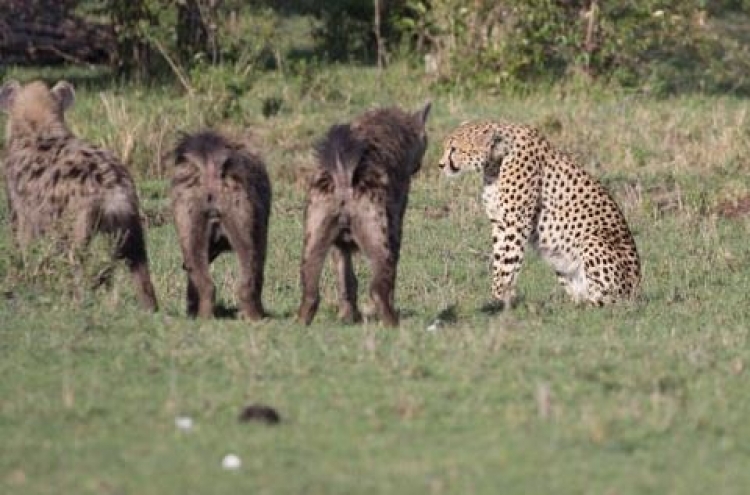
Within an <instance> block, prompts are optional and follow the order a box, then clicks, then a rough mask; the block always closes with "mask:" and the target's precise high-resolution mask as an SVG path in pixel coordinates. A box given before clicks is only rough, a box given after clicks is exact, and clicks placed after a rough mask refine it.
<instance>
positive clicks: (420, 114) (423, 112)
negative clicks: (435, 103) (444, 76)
mask: <svg viewBox="0 0 750 495" xmlns="http://www.w3.org/2000/svg"><path fill="white" fill-rule="evenodd" d="M431 108H432V102H431V101H428V102H427V103H426V104H425V106H424V107H423V108H421V109H419V110H417V111H416V112H414V118H415V119H416V121H417V122H419V123H420V124H421V125H422V128H423V129H424V127H425V126H426V125H427V117H429V116H430V109H431Z"/></svg>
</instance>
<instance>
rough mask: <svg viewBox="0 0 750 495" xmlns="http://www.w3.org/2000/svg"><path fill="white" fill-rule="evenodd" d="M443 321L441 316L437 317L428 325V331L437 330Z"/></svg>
mask: <svg viewBox="0 0 750 495" xmlns="http://www.w3.org/2000/svg"><path fill="white" fill-rule="evenodd" d="M442 324H443V322H442V320H441V319H440V318H438V319H436V320H435V321H433V322H432V323H430V325H429V326H428V327H427V331H428V332H437V331H438V329H439V328H440V327H441V326H442Z"/></svg>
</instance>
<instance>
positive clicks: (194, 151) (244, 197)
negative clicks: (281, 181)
mask: <svg viewBox="0 0 750 495" xmlns="http://www.w3.org/2000/svg"><path fill="white" fill-rule="evenodd" d="M174 159H175V164H174V169H173V171H172V187H171V197H172V209H173V211H174V221H175V226H176V228H177V234H178V237H179V239H180V246H181V248H182V255H183V260H184V264H183V268H184V269H185V271H186V272H187V279H188V284H187V312H188V315H189V316H200V317H203V318H206V317H211V316H213V313H214V298H215V287H214V284H213V281H212V280H211V273H210V272H209V265H210V264H211V263H212V262H213V260H214V259H215V258H216V257H217V256H218V255H219V254H221V253H223V252H225V251H234V252H236V253H237V257H238V259H239V271H240V280H239V283H238V285H237V292H238V300H239V309H240V313H241V315H242V316H243V317H245V318H247V319H249V320H259V319H262V318H263V317H264V316H265V315H266V313H265V311H264V309H263V303H262V300H261V292H262V290H263V270H264V266H265V259H266V247H267V238H268V221H269V216H270V213H271V182H270V180H269V178H268V173H267V172H266V167H265V164H264V163H263V161H262V160H261V158H260V157H259V156H258V155H256V154H254V153H253V152H252V151H250V150H249V149H248V147H247V146H246V145H245V144H243V143H240V142H238V141H234V140H230V139H229V138H228V137H225V136H223V135H221V134H218V133H216V132H214V131H203V132H199V133H196V134H188V135H185V136H183V137H182V138H181V139H180V140H179V142H178V143H177V146H176V149H175V152H174Z"/></svg>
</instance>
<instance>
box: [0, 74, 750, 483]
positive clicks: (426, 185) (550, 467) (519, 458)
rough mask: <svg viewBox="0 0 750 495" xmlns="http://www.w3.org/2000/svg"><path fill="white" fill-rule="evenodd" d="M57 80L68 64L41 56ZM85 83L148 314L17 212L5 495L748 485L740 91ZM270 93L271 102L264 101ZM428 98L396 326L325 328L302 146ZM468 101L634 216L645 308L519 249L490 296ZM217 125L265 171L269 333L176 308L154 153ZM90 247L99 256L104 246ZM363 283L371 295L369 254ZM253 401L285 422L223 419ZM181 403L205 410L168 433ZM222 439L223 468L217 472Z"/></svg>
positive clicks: (273, 79) (75, 124)
mask: <svg viewBox="0 0 750 495" xmlns="http://www.w3.org/2000/svg"><path fill="white" fill-rule="evenodd" d="M61 74H62V75H65V76H66V77H70V75H68V74H66V73H65V72H64V71H61V72H58V73H50V72H47V73H45V75H46V76H47V77H50V78H54V77H57V76H58V75H61ZM11 75H12V76H13V75H15V76H17V77H21V78H29V77H31V76H32V75H34V74H33V73H30V72H28V71H26V72H18V71H16V72H12V73H11ZM79 79H81V80H82V81H83V82H82V83H81V84H79V92H78V102H77V105H76V106H75V107H74V108H73V109H72V110H71V112H70V115H69V121H70V124H71V126H72V128H73V129H74V130H75V131H76V132H78V133H79V134H80V135H83V136H86V137H88V138H89V139H91V140H92V141H94V142H97V143H99V144H102V145H105V146H108V147H110V148H112V149H114V150H116V151H117V152H118V153H119V154H121V155H123V156H126V157H127V159H128V161H129V162H130V163H131V166H132V168H133V170H134V171H136V175H137V176H138V178H139V185H140V189H141V200H142V203H143V207H144V211H145V212H146V214H147V216H148V218H149V220H150V224H151V226H150V228H149V231H148V242H149V250H150V255H151V260H152V270H153V275H154V283H155V285H156V288H157V292H158V295H159V297H160V303H161V306H162V310H161V311H160V312H159V313H158V314H155V315H149V314H144V313H143V312H141V311H140V310H139V309H138V308H137V306H136V304H135V300H134V297H133V293H132V290H131V287H130V284H129V280H128V279H127V277H126V274H125V273H123V271H124V270H122V269H121V270H120V271H118V273H117V277H116V281H115V285H114V287H113V288H111V289H109V290H99V291H96V292H92V291H89V290H87V289H85V286H84V285H85V284H84V285H82V283H81V281H80V280H78V279H77V278H76V277H75V276H74V273H75V270H74V269H73V268H71V267H70V266H68V265H67V264H66V262H65V261H63V260H60V259H58V258H56V257H55V256H50V254H49V249H48V246H45V245H44V243H42V244H41V245H40V246H38V249H36V250H35V251H34V252H32V253H26V255H25V257H26V258H27V259H26V263H25V264H22V263H21V255H20V254H19V253H14V252H13V247H12V243H11V240H10V237H9V232H8V231H7V230H8V229H7V228H6V229H5V231H4V232H3V234H2V236H0V251H2V253H1V254H0V280H2V281H3V297H2V299H1V300H0V322H1V323H0V375H1V376H2V377H3V379H2V381H0V493H8V494H32V493H33V494H36V493H40V494H41V493H50V494H51V493H54V494H59V493H64V494H166V493H211V494H223V493H227V494H229V493H243V492H244V493H269V494H278V493H311V494H315V493H327V494H328V493H592V494H593V493H597V494H598V493H606V494H624V493H659V494H664V493H706V492H709V491H712V492H714V493H722V494H724V493H746V492H747V487H748V486H750V469H748V466H750V421H748V415H750V387H749V386H748V381H747V380H748V373H749V372H750V371H749V370H748V367H749V366H750V345H749V341H748V329H749V328H750V324H749V319H748V307H749V306H748V302H749V301H748V295H747V288H748V287H750V268H749V267H750V244H749V243H748V242H747V239H748V238H750V223H749V222H748V219H747V217H745V216H743V215H742V211H739V210H741V208H740V209H739V210H738V209H737V208H735V209H734V210H733V209H732V207H733V206H734V205H735V204H738V205H742V201H741V200H742V199H743V198H745V197H746V196H747V195H748V194H749V193H750V179H748V176H747V171H748V162H747V157H748V156H750V149H749V148H750V103H748V102H747V101H746V100H741V99H735V98H731V97H708V96H700V95H696V96H690V95H688V96H681V97H675V98H672V99H667V100H653V99H648V98H646V97H642V96H639V95H626V94H622V93H611V94H608V93H607V92H605V91H603V90H597V89H593V90H589V91H584V90H582V89H581V88H577V89H576V88H572V89H570V90H565V91H564V90H562V89H555V90H550V91H549V92H542V91H538V92H535V93H532V94H530V95H527V96H523V97H509V96H493V95H488V94H481V95H470V94H461V93H448V92H443V93H436V94H432V93H431V92H430V91H429V89H428V85H427V84H426V83H425V82H424V81H422V79H421V74H420V73H419V72H417V71H414V70H411V69H409V68H407V67H405V66H396V67H394V68H393V69H391V70H390V71H388V72H386V73H384V74H383V75H381V76H379V75H378V74H377V72H376V71H375V70H374V69H368V68H361V69H357V68H343V67H342V68H336V67H333V68H330V69H326V70H323V71H321V72H319V73H316V74H314V75H311V76H309V77H307V76H306V77H301V76H295V77H282V76H281V75H278V74H267V75H265V76H263V78H262V79H259V80H258V81H256V82H255V83H254V85H253V87H252V89H251V90H250V91H248V92H247V93H246V94H244V95H243V96H241V97H240V98H239V99H237V100H236V101H234V100H233V101H232V103H231V105H232V106H231V108H230V110H231V111H230V112H229V114H227V113H226V112H223V113H222V112H219V111H218V110H217V108H218V109H219V110H221V108H222V107H221V105H224V104H225V103H226V100H225V99H223V98H224V95H222V94H221V91H220V90H219V89H216V90H215V91H214V90H213V89H208V90H206V91H205V92H203V93H201V94H200V95H198V96H196V97H194V98H188V97H185V96H183V95H181V94H180V93H179V91H177V90H176V89H160V88H153V89H149V88H137V87H130V86H123V85H112V86H109V85H107V84H104V85H95V84H93V83H86V82H85V79H86V74H83V75H82V76H79ZM220 87H221V85H220V84H217V85H216V88H220ZM269 98H277V99H279V100H281V101H282V104H281V109H280V112H279V113H278V114H277V115H276V116H273V117H270V118H265V117H263V115H262V113H261V108H262V104H263V101H264V100H267V99H269ZM428 98H431V99H432V100H433V102H434V107H433V112H434V113H433V115H432V117H431V119H432V120H431V122H430V125H429V130H430V133H431V145H430V148H429V151H428V154H427V157H426V159H425V162H424V170H423V172H422V173H421V174H420V175H419V176H418V177H417V179H416V180H415V182H414V188H413V192H412V196H411V201H410V207H409V210H408V213H407V218H406V225H405V238H404V243H403V244H404V245H403V251H402V261H401V264H400V270H399V278H398V286H397V293H396V298H397V306H398V307H399V308H400V311H401V315H402V324H401V326H400V328H398V329H396V330H390V329H385V328H382V327H380V326H379V325H378V324H377V322H374V321H369V322H367V323H365V324H363V325H359V326H342V325H340V324H338V323H337V321H336V318H335V308H334V305H333V304H334V288H333V283H332V282H333V281H332V277H331V273H330V272H329V271H327V272H326V274H325V283H324V299H325V302H324V303H323V304H322V305H321V310H320V311H319V313H318V316H317V318H316V320H315V322H314V324H313V325H312V326H310V327H309V328H306V327H302V326H300V325H297V324H295V323H294V322H293V319H292V316H293V314H294V312H295V310H296V307H297V304H298V302H299V296H300V295H299V287H298V283H299V282H298V266H299V256H300V251H301V243H302V206H303V202H304V192H303V189H302V187H301V182H302V180H301V179H300V177H301V176H302V175H303V171H304V169H305V168H306V167H309V165H310V164H311V163H312V154H311V145H312V143H313V142H314V141H315V140H316V139H317V138H318V137H319V136H320V135H322V133H323V131H324V130H325V128H326V127H327V126H328V125H330V124H332V123H335V122H339V121H344V120H347V119H349V118H350V117H352V116H353V115H355V114H357V113H359V112H361V111H363V110H364V109H365V108H368V107H369V106H372V105H380V104H390V103H399V104H402V105H404V106H407V107H409V108H414V109H416V108H417V107H418V106H419V105H420V104H422V103H423V102H424V101H425V100H427V99H428ZM225 110H226V108H225ZM479 117H493V118H504V119H510V120H516V121H520V122H525V123H529V124H532V125H536V126H539V127H540V128H541V129H543V130H544V132H545V133H546V134H547V135H548V137H549V138H550V139H551V140H552V141H553V142H555V143H556V144H558V145H559V146H560V147H562V148H564V149H567V150H569V151H571V152H572V153H574V154H575V155H576V156H578V157H579V158H580V161H581V163H582V165H583V166H585V168H586V169H588V170H589V171H591V172H592V173H594V174H595V175H597V176H599V177H601V178H602V180H603V181H604V183H605V184H607V186H608V187H609V188H610V189H611V190H612V191H613V192H614V194H615V196H616V198H617V200H618V202H619V203H620V204H621V205H622V207H623V210H624V212H625V214H626V216H627V218H628V220H629V222H630V224H631V226H632V228H633V230H634V232H635V236H636V242H637V243H638V247H639V250H640V253H641V257H642V262H643V269H644V283H643V294H642V297H641V298H640V300H639V301H638V302H636V303H634V304H633V305H629V306H620V307H614V308H604V309H590V308H581V307H575V306H573V305H572V304H571V303H570V302H569V301H568V300H567V299H566V298H565V297H564V295H563V292H562V289H560V288H558V287H557V286H556V282H555V280H554V275H553V273H552V272H551V270H550V269H548V268H547V266H546V265H544V264H543V263H542V262H541V261H540V260H539V259H538V257H536V255H533V254H532V255H530V256H529V258H528V262H527V265H526V266H525V267H524V270H523V272H522V274H521V277H520V282H519V291H520V294H521V300H520V303H519V305H518V307H517V308H516V309H514V310H512V311H509V312H505V313H500V314H492V313H491V312H488V311H487V310H486V309H485V308H486V306H487V303H489V302H490V290H489V287H490V277H489V266H488V254H489V248H490V232H489V224H488V221H487V220H486V219H485V217H484V213H483V211H482V207H481V205H480V202H479V194H480V178H479V177H465V178H462V179H460V180H458V181H452V182H450V181H446V180H443V179H442V178H441V177H440V176H439V174H438V173H437V172H438V171H437V166H436V162H437V158H438V154H439V147H440V140H441V139H442V137H443V136H444V135H445V133H446V132H448V131H449V130H450V129H451V128H452V127H453V126H455V125H457V124H458V123H460V122H462V121H464V120H468V119H473V118H479ZM206 124H215V125H219V124H221V125H222V126H225V127H229V128H232V129H234V130H240V129H249V130H251V131H252V133H253V135H254V139H255V141H256V143H257V146H258V148H259V150H260V151H261V152H262V154H263V155H264V156H265V157H266V159H267V162H268V165H269V169H270V170H271V175H272V178H273V179H274V187H275V189H274V194H275V196H274V205H273V214H272V220H271V231H270V240H269V245H270V251H269V260H268V264H267V270H266V273H267V277H266V279H267V283H266V286H265V295H264V300H265V303H266V307H267V308H268V309H269V310H270V311H271V313H272V317H271V318H269V319H268V320H267V321H264V322H262V323H260V324H250V323H246V322H242V321H237V320H234V319H232V318H228V319H218V320H213V321H194V320H189V319H187V318H186V317H185V316H184V304H183V294H184V287H185V281H184V275H183V272H182V270H181V259H180V254H179V250H178V248H177V244H176V237H175V232H174V229H173V227H172V225H171V223H170V217H169V209H168V203H167V201H166V196H165V190H166V189H165V188H166V181H165V180H164V176H165V174H166V173H168V159H167V158H165V156H166V153H167V152H168V150H169V147H170V146H171V145H172V143H173V142H174V139H175V136H176V133H177V131H178V130H193V129H197V128H199V127H200V126H202V125H206ZM1 204H2V205H3V209H2V210H0V217H2V218H1V219H2V222H3V224H4V225H7V219H6V215H7V212H6V211H5V209H4V207H5V201H4V200H3V201H2V202H1ZM735 210H738V211H735ZM722 212H724V214H722ZM727 212H728V213H729V214H726V213H727ZM101 248H102V246H101V245H99V244H97V245H95V246H94V248H93V251H92V255H91V256H90V260H89V263H90V265H93V266H89V267H87V270H89V269H90V270H94V269H95V268H96V265H97V264H101V263H106V261H105V257H104V256H103V252H102V251H103V250H102V249H101ZM235 266H236V264H235V261H234V259H233V258H232V257H230V256H225V257H223V258H221V259H220V260H219V261H218V262H217V263H216V265H215V267H214V275H215V280H216V282H217V287H218V291H219V298H220V300H221V301H222V302H223V303H224V304H225V305H226V306H228V307H233V306H234V305H235V302H234V295H233V284H234V282H235V276H236V270H235V269H234V267H235ZM361 277H362V278H364V280H361V282H362V283H361V284H360V285H361V287H362V293H363V296H364V292H365V287H366V285H367V279H366V277H367V273H366V269H365V268H361ZM363 298H364V297H363ZM364 299H366V298H364ZM436 319H440V321H441V323H440V324H439V325H437V330H435V331H428V327H429V326H430V325H431V324H433V323H434V322H435V321H436ZM249 403H265V404H269V405H271V406H273V407H275V408H276V409H277V410H278V411H279V413H280V414H281V416H282V418H283V420H282V423H281V424H280V425H278V426H265V425H262V424H244V423H240V422H238V421H237V416H238V414H239V413H240V411H241V409H242V407H243V406H244V405H246V404H249ZM178 416H190V417H192V418H193V420H194V422H195V426H194V428H193V429H192V430H191V431H188V432H185V431H181V430H179V429H178V428H176V426H175V418H176V417H178ZM228 453H234V454H236V455H238V456H239V457H240V458H241V459H242V462H243V464H242V467H241V468H240V469H239V470H236V471H226V470H223V469H222V467H221V460H222V457H223V456H224V455H225V454H228Z"/></svg>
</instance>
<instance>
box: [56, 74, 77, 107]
mask: <svg viewBox="0 0 750 495" xmlns="http://www.w3.org/2000/svg"><path fill="white" fill-rule="evenodd" d="M52 94H53V95H55V98H57V101H58V102H60V109H61V110H62V111H63V112H64V111H65V110H67V109H68V108H70V106H71V105H72V104H73V102H74V101H75V99H76V90H75V89H73V85H72V84H70V83H69V82H68V81H60V82H58V83H57V84H55V87H54V88H52Z"/></svg>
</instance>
